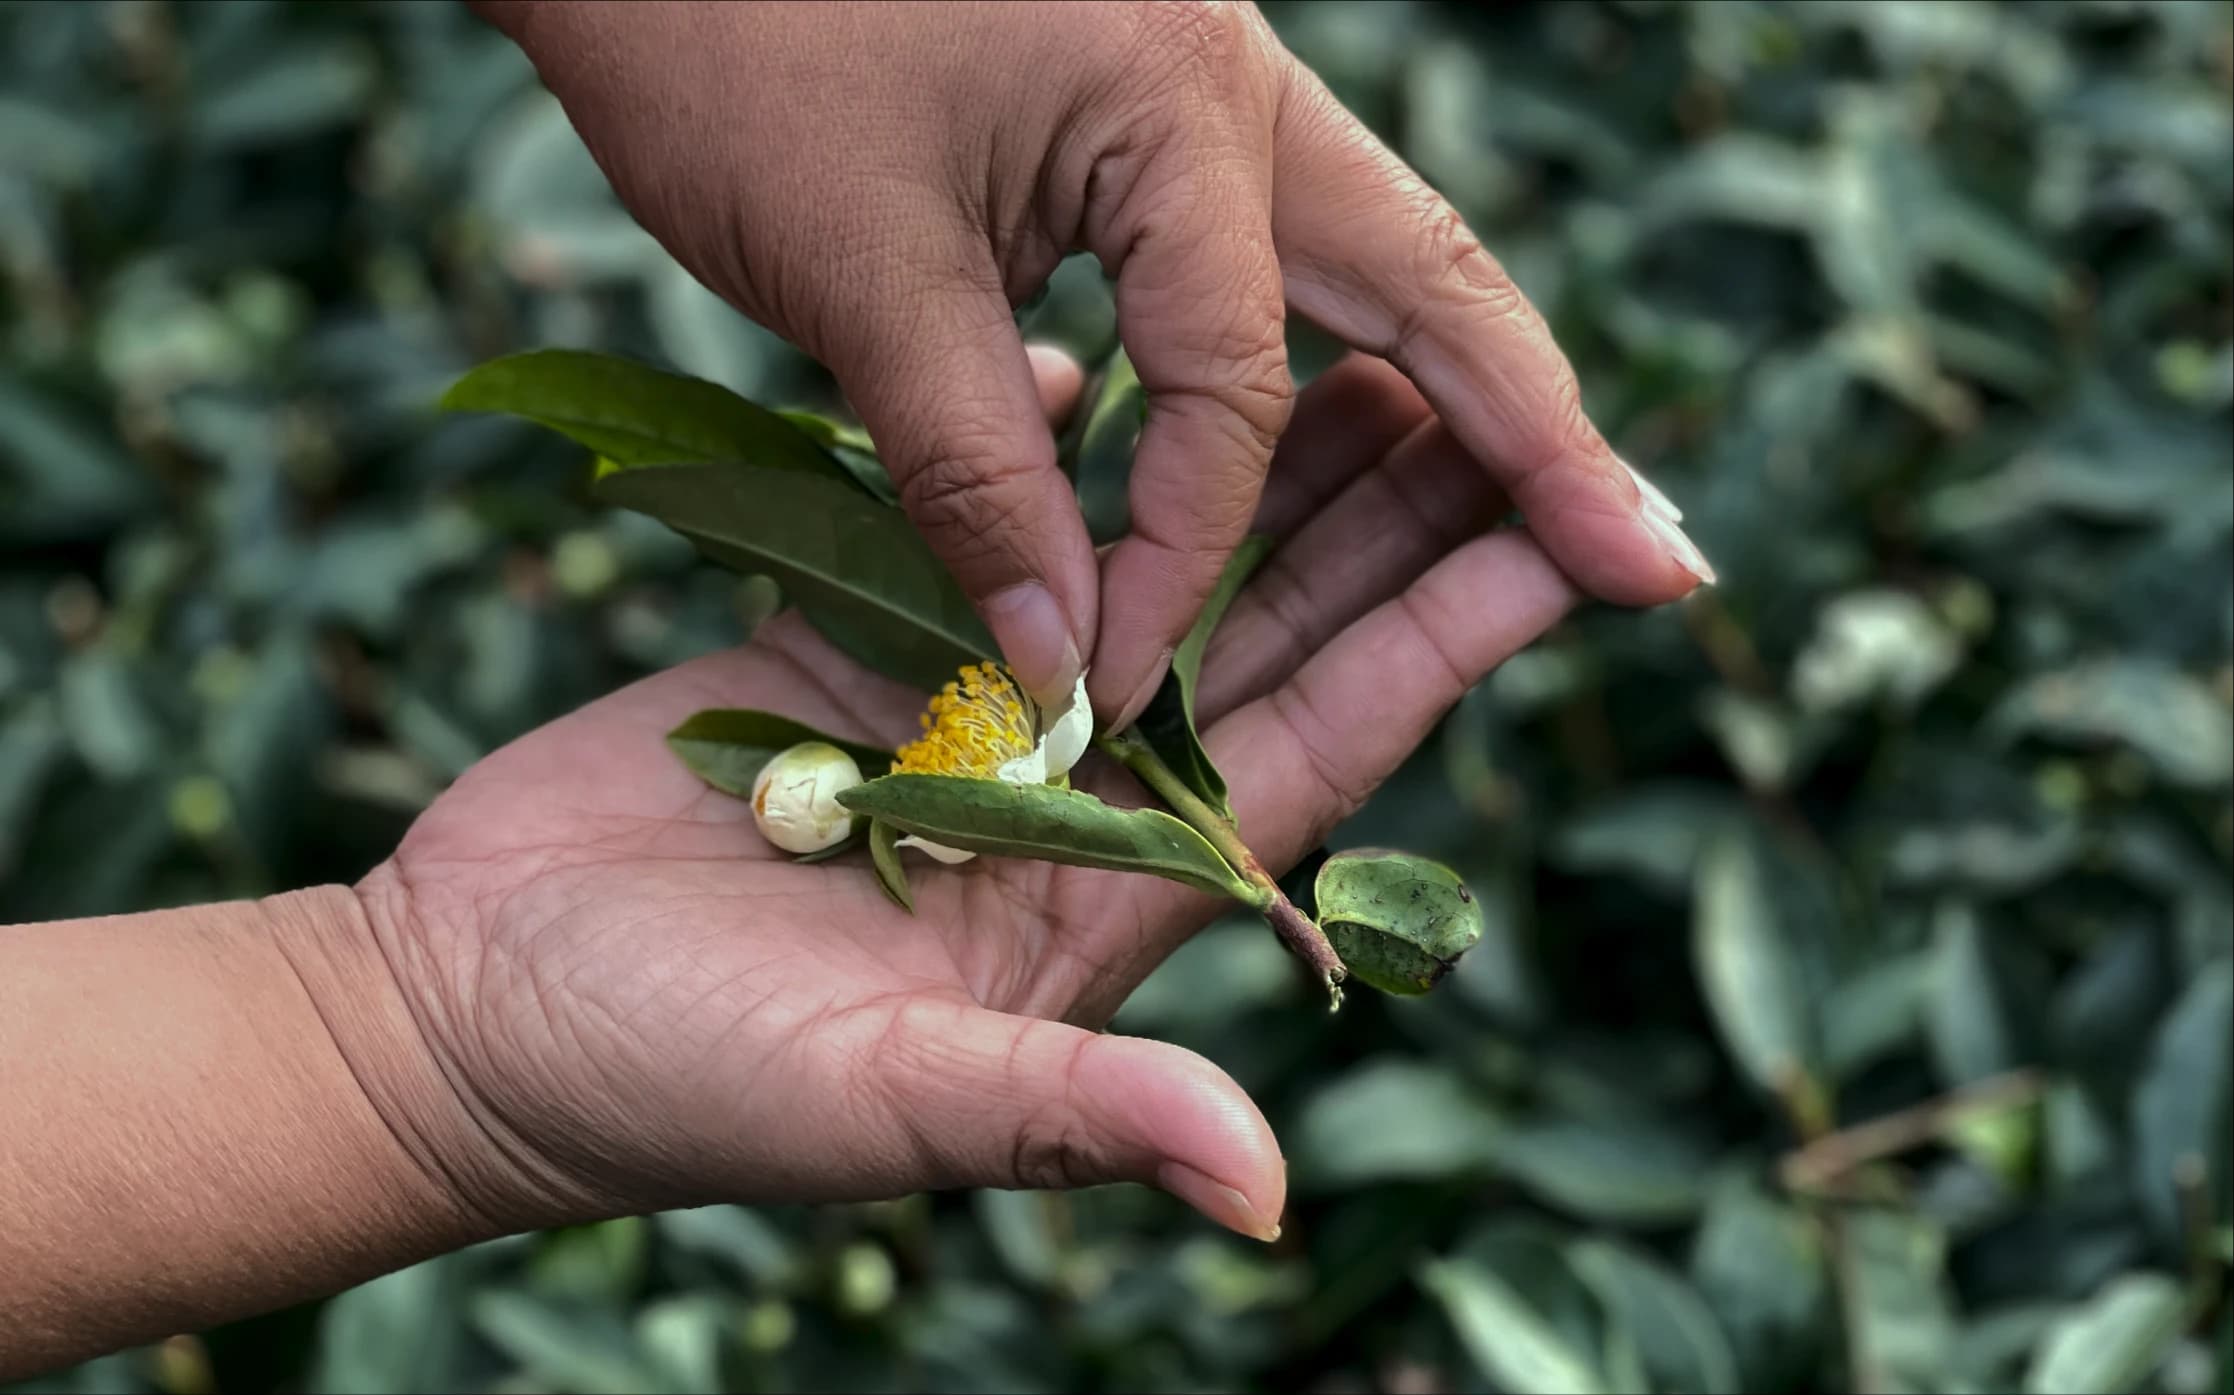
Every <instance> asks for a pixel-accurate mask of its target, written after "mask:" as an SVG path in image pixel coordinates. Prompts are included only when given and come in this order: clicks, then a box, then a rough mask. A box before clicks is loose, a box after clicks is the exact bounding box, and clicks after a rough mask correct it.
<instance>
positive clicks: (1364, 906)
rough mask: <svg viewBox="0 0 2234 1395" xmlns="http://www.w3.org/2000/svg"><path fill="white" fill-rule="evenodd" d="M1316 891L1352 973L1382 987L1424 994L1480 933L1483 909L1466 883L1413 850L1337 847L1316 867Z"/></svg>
mask: <svg viewBox="0 0 2234 1395" xmlns="http://www.w3.org/2000/svg"><path fill="white" fill-rule="evenodd" d="M1314 897H1315V899H1316V901H1317V903H1318V908H1319V925H1320V928H1322V929H1324V930H1325V931H1326V937H1327V939H1328V940H1329V941H1331V942H1332V943H1333V945H1334V951H1335V953H1337V954H1339V955H1341V956H1342V964H1343V966H1344V967H1345V968H1347V969H1348V970H1349V971H1350V977H1352V978H1356V979H1362V980H1363V981H1364V982H1366V983H1370V984H1372V985H1373V986H1374V987H1375V988H1378V989H1380V990H1381V991H1382V992H1383V993H1396V994H1401V995H1403V996H1406V997H1412V996H1416V995H1418V994H1421V993H1425V992H1426V991H1427V990H1428V989H1430V988H1433V987H1434V986H1435V984H1436V981H1437V980H1439V979H1441V978H1442V976H1443V975H1444V974H1447V973H1449V972H1450V971H1451V969H1452V968H1453V967H1454V966H1455V965H1456V964H1457V963H1458V956H1460V955H1461V954H1464V953H1465V952H1466V951H1467V950H1469V949H1472V948H1473V947H1474V944H1475V942H1476V941H1478V940H1480V939H1481V937H1482V908H1481V905H1480V903H1479V902H1477V901H1475V900H1474V894H1473V893H1472V892H1471V891H1468V890H1467V889H1466V883H1465V882H1463V881H1461V880H1460V879H1459V876H1458V874H1457V873H1456V872H1453V871H1452V870H1451V869H1450V868H1448V867H1445V866H1443V865H1442V864H1440V863H1436V862H1430V861H1428V860H1427V859H1426V858H1424V857H1414V856H1412V855H1411V854H1409V853H1399V852H1384V851H1381V850H1379V849H1374V848H1357V849H1352V850H1350V851H1348V852H1340V853H1336V854H1335V855H1334V856H1333V857H1330V858H1328V859H1327V861H1326V865H1325V866H1323V867H1321V868H1320V869H1319V877H1318V881H1317V883H1316V885H1315V887H1314Z"/></svg>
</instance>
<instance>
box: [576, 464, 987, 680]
mask: <svg viewBox="0 0 2234 1395" xmlns="http://www.w3.org/2000/svg"><path fill="white" fill-rule="evenodd" d="M840 473H842V472H840ZM596 493H597V496H598V497H599V498H600V499H603V500H604V501H606V502H607V503H612V504H618V505H620V506H622V507H623V508H631V509H635V510H636V511H637V512H639V513H645V514H649V515H651V516H652V517H653V518H656V519H658V520H659V521H660V522H662V523H665V524H666V525H667V526H668V527H670V528H673V529H674V530H675V531H676V532H678V533H681V534H682V535H683V536H685V537H687V538H689V539H690V540H691V541H692V542H694V543H696V544H697V545H698V548H699V550H700V551H701V552H703V553H705V554H706V555H707V556H708V557H710V558H712V559H713V560H714V561H716V562H719V563H721V564H722V565H724V566H726V567H729V568H731V569H733V570H736V571H740V572H747V573H754V572H757V573H764V574H766V575H768V576H770V577H773V578H774V579H775V581H776V583H777V584H778V585H780V586H781V587H783V589H784V592H785V594H786V595H787V596H788V597H789V598H790V600H791V601H792V603H793V604H795V605H797V606H798V607H799V609H800V610H801V611H802V612H803V613H804V614H805V615H806V617H807V619H808V620H809V621H810V622H812V623H813V625H814V627H815V628H816V629H817V630H819V631H821V632H822V634H823V637H824V638H826V639H828V640H829V641H830V642H831V643H832V644H835V645H837V646H838V648H840V649H842V650H844V651H845V652H846V653H847V654H849V655H851V656H852V657H853V658H855V659H857V660H859V661H860V662H861V663H863V664H866V665H867V666H868V667H870V668H872V669H875V670H876V671H877V672H879V673H882V674H885V675H887V676H889V677H892V678H896V679H898V680H900V681H901V682H904V683H911V684H914V685H915V686H917V687H921V688H937V687H938V686H939V685H941V684H943V683H945V682H946V681H947V680H948V679H950V678H952V677H953V676H954V673H955V670H957V669H959V668H960V667H962V666H963V665H964V664H971V663H976V662H978V661H979V660H981V659H984V658H987V657H989V656H991V655H993V654H995V653H997V652H998V651H997V650H996V648H995V646H994V644H993V637H992V636H991V635H989V634H987V633H986V631H985V626H984V624H983V623H982V622H980V621H979V620H978V618H977V613H976V612H975V611H974V610H972V609H971V608H970V603H969V601H968V599H967V598H965V597H964V596H963V595H962V591H961V588H960V587H958V586H956V585H955V584H954V578H953V577H952V576H950V575H948V573H947V570H946V568H945V567H944V566H943V565H941V564H940V562H939V560H938V558H937V557H935V556H933V555H932V553H931V549H930V548H929V546H927V545H926V544H925V543H924V541H923V539H922V537H921V536H920V535H918V534H917V533H916V531H915V528H914V526H913V525H911V524H910V523H909V522H908V520H907V517H906V515H904V514H902V513H900V512H899V511H898V510H896V509H889V508H886V507H885V506H884V505H882V504H880V503H878V502H877V501H876V500H874V499H871V498H868V497H867V496H865V495H863V494H862V493H861V491H860V490H859V489H858V488H857V487H856V486H855V485H854V484H853V483H852V481H851V480H850V479H849V478H845V479H841V478H838V477H836V476H835V475H830V474H808V473H806V472H804V471H800V470H785V469H774V470H771V469H762V468H760V467H757V466H740V465H666V466H660V467H657V468H650V469H633V470H622V471H621V472H619V473H617V474H608V475H606V476H604V477H603V478H601V479H600V480H598V482H597V485H596Z"/></svg>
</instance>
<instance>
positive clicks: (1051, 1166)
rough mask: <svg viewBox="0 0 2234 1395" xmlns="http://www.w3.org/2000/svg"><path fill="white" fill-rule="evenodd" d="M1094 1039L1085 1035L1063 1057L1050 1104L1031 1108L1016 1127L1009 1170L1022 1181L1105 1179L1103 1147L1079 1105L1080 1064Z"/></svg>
mask: <svg viewBox="0 0 2234 1395" xmlns="http://www.w3.org/2000/svg"><path fill="white" fill-rule="evenodd" d="M1094 1041H1095V1039H1094V1038H1093V1037H1091V1036H1087V1037H1082V1038H1081V1039H1080V1040H1079V1041H1078V1042H1077V1044H1076V1045H1075V1046H1073V1047H1072V1048H1071V1050H1070V1053H1069V1055H1067V1056H1066V1057H1065V1058H1064V1061H1063V1078H1062V1082H1061V1085H1060V1087H1059V1088H1057V1089H1055V1090H1053V1091H1051V1092H1050V1093H1049V1095H1048V1098H1049V1100H1050V1103H1049V1104H1047V1105H1046V1106H1044V1107H1042V1108H1040V1109H1038V1110H1035V1111H1033V1113H1032V1114H1031V1115H1030V1116H1028V1117H1027V1118H1026V1119H1025V1120H1024V1121H1023V1123H1022V1125H1021V1126H1020V1127H1019V1128H1018V1129H1017V1131H1016V1142H1015V1145H1014V1147H1013V1148H1012V1149H1011V1150H1010V1155H1009V1173H1010V1175H1011V1176H1013V1177H1014V1178H1015V1179H1016V1182H1017V1185H1018V1186H1022V1187H1030V1188H1034V1189H1039V1190H1058V1189H1066V1188H1070V1187H1082V1186H1087V1185H1089V1184H1091V1183H1093V1182H1097V1181H1101V1180H1104V1172H1105V1168H1104V1166H1103V1163H1104V1158H1103V1149H1102V1148H1101V1147H1100V1146H1099V1144H1098V1142H1097V1140H1096V1139H1095V1137H1094V1135H1093V1132H1092V1130H1091V1129H1089V1128H1088V1127H1087V1125H1086V1122H1085V1117H1084V1115H1083V1114H1082V1113H1081V1111H1080V1110H1079V1107H1078V1101H1079V1091H1078V1072H1079V1066H1080V1063H1081V1062H1083V1061H1084V1060H1085V1057H1086V1053H1087V1051H1089V1050H1090V1049H1092V1047H1093V1045H1094ZM1017 1083H1018V1084H1019V1085H1020V1086H1021V1085H1023V1084H1024V1083H1025V1082H1021V1081H1019V1082H1017Z"/></svg>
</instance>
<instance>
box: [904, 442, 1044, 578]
mask: <svg viewBox="0 0 2234 1395" xmlns="http://www.w3.org/2000/svg"><path fill="white" fill-rule="evenodd" d="M991 444H992V442H991V441H990V440H989V439H978V438H974V437H971V436H967V435H963V434H959V433H949V434H948V435H946V436H944V437H943V438H941V439H940V440H938V441H936V442H935V443H934V444H933V446H932V449H931V450H930V452H929V453H928V454H927V455H926V456H925V457H924V458H923V461H922V463H921V464H919V465H917V466H916V467H915V468H914V469H912V470H909V471H907V472H906V473H904V474H903V475H902V476H901V477H900V479H899V481H898V486H899V491H900V505H901V507H902V508H903V509H905V510H906V512H907V515H908V517H909V518H910V519H912V520H914V522H915V525H916V527H918V528H920V529H922V530H923V531H924V532H926V533H931V534H934V535H936V536H938V537H940V538H941V539H944V540H946V541H948V542H949V543H952V544H953V545H956V546H964V547H970V548H974V549H976V550H978V551H980V552H990V551H992V550H994V547H995V544H994V543H993V541H992V540H993V539H995V538H997V537H1000V536H1003V535H1005V534H1006V533H1007V532H1009V531H1010V530H1011V529H1012V528H1013V527H1015V526H1016V525H1017V524H1019V523H1021V522H1023V521H1024V515H1025V512H1026V510H1027V509H1028V507H1029V500H1030V498H1031V491H1030V489H1029V487H1028V486H1029V483H1030V480H1031V477H1032V476H1033V475H1034V474H1035V473H1036V472H1037V471H1038V470H1039V468H1040V462H1039V461H1038V460H1037V459H1036V458H1034V457H1032V456H1017V455H1011V454H1008V453H1006V452H1004V451H1001V450H996V449H988V447H989V446H990V445H991Z"/></svg>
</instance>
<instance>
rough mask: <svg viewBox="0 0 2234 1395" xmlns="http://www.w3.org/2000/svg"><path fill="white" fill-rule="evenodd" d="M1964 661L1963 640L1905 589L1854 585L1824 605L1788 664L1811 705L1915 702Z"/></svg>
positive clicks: (1798, 692) (1823, 708) (1797, 691)
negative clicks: (1807, 637) (1809, 634)
mask: <svg viewBox="0 0 2234 1395" xmlns="http://www.w3.org/2000/svg"><path fill="white" fill-rule="evenodd" d="M1961 662H1962V642H1961V640H1960V639H1959V638H1958V637H1957V636H1956V635H1955V633H1954V632H1953V631H1952V630H1950V629H1948V627H1947V626H1946V625H1945V624H1944V623H1942V622H1941V621H1940V619H1939V617H1938V616H1936V615H1934V614H1933V613H1932V612H1931V609H1930V608H1929V607H1928V606H1926V605H1925V604H1924V603H1923V602H1922V601H1920V600H1918V599H1917V598H1916V597H1914V596H1911V595H1909V594H1908V593H1907V592H1905V591H1882V590H1872V591H1855V592H1851V593H1849V594H1847V595H1844V596H1840V597H1839V598H1838V599H1837V600H1835V601H1832V602H1831V603H1830V604H1829V605H1826V606H1824V607H1823V613H1822V615H1821V616H1820V617H1818V619H1817V621H1816V628H1815V634H1814V637H1813V638H1811V639H1810V640H1809V641H1808V643H1807V647H1806V648H1805V649H1804V650H1802V651H1801V653H1800V656H1799V659H1798V661H1797V662H1796V663H1795V664H1794V665H1793V669H1792V689H1793V694H1794V696H1796V697H1797V698H1799V700H1800V706H1801V707H1803V708H1805V709H1807V710H1808V711H1810V712H1834V711H1837V710H1839V709H1840V708H1845V707H1851V706H1854V705H1855V704H1857V703H1861V702H1866V701H1868V700H1870V699H1871V698H1875V697H1878V696H1884V697H1889V698H1891V699H1892V700H1893V701H1894V702H1896V703H1898V704H1900V705H1901V706H1903V707H1908V706H1913V705H1914V704H1915V703H1916V702H1918V701H1920V700H1921V699H1923V698H1924V697H1925V696H1926V695H1928V694H1929V693H1930V692H1931V691H1932V690H1933V689H1934V688H1937V687H1938V686H1939V685H1940V684H1941V683H1943V682H1945V681H1946V679H1947V676H1948V675H1949V674H1951V673H1953V672H1954V671H1955V668H1956V666H1957V665H1959V664H1960V663H1961Z"/></svg>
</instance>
